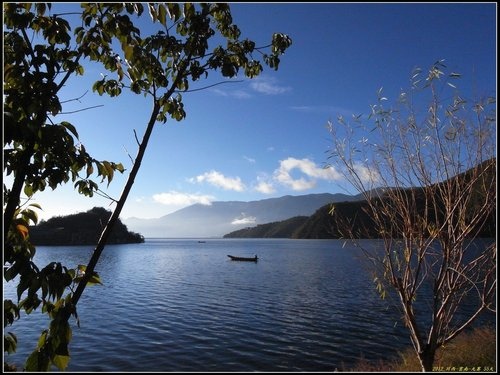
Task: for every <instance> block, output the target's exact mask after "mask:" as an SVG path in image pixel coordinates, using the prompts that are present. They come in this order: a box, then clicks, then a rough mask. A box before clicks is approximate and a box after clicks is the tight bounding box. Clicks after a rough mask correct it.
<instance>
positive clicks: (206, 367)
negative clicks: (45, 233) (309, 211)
mask: <svg viewBox="0 0 500 375" xmlns="http://www.w3.org/2000/svg"><path fill="white" fill-rule="evenodd" d="M204 241H206V242H204V243H199V242H198V240H191V239H190V240H185V239H182V240H167V239H147V240H146V242H145V243H143V244H133V245H114V246H107V247H106V249H105V250H104V253H103V255H102V257H101V260H100V261H99V264H98V267H97V271H98V273H99V274H100V276H101V279H102V280H103V283H104V285H103V286H93V287H88V288H87V289H86V290H85V292H84V294H83V297H82V299H81V301H80V302H79V307H78V314H79V317H80V328H78V327H77V326H76V323H75V322H74V319H73V320H71V322H72V326H73V340H72V342H71V346H70V354H71V356H72V359H71V362H70V365H69V368H68V370H69V371H85V372H87V371H90V372H97V371H117V372H123V371H128V372H132V371H146V372H150V371H172V372H180V371H186V372H187V371H200V372H208V371H214V372H221V371H234V372H238V371H334V370H335V369H342V368H344V367H349V366H350V365H352V364H353V363H355V362H356V361H357V360H358V359H359V358H360V357H361V356H363V357H364V358H366V359H373V360H376V359H386V358H388V357H391V356H395V355H396V354H397V350H399V349H402V348H406V347H408V346H409V345H410V341H409V339H408V335H407V333H406V331H405V329H404V327H403V324H402V323H401V320H400V314H399V312H398V311H397V309H396V308H395V304H396V302H391V300H390V299H389V300H388V299H386V300H382V299H380V297H379V295H378V294H377V292H376V290H375V287H374V283H373V275H372V274H371V273H370V272H369V271H368V269H367V267H366V265H365V262H364V261H363V259H364V258H363V256H362V255H361V253H360V252H359V250H357V249H356V248H354V247H352V246H345V247H343V246H342V245H343V242H342V241H337V240H260V239H259V240H249V239H235V240H232V239H213V240H212V239H207V240H204ZM92 251H93V248H92V247H89V246H82V247H80V246H75V247H69V248H68V247H38V248H37V254H36V257H35V261H36V263H37V264H39V265H46V264H48V263H49V262H51V261H60V262H62V264H64V265H66V266H68V267H76V265H78V264H86V263H87V261H88V259H89V258H90V256H91V253H92ZM227 254H231V255H239V256H254V255H255V254H257V255H258V256H259V261H258V262H257V263H254V262H235V261H231V260H229V258H228V257H227ZM4 298H12V299H15V290H14V283H8V284H4ZM47 322H48V319H47V317H46V316H45V315H44V314H41V313H40V312H39V311H35V312H34V313H32V314H31V315H29V316H22V317H21V319H20V320H19V321H17V322H15V323H14V325H13V326H11V327H7V328H6V331H13V332H14V333H16V335H17V336H18V340H19V342H18V352H17V353H15V354H14V355H6V356H5V358H4V360H5V361H7V362H9V363H15V364H17V365H18V368H22V364H23V362H24V360H25V359H26V357H27V355H28V354H29V353H30V352H31V351H32V350H33V349H34V347H35V346H36V342H37V339H38V336H39V334H40V331H41V330H43V329H46V328H47V327H48V324H47Z"/></svg>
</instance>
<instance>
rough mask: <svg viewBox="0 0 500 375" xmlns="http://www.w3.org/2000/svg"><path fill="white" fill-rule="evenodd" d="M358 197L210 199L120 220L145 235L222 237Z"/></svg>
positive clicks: (306, 213) (322, 195)
mask: <svg viewBox="0 0 500 375" xmlns="http://www.w3.org/2000/svg"><path fill="white" fill-rule="evenodd" d="M360 199H362V197H361V196H360V195H354V196H353V195H347V194H328V193H325V194H308V195H298V196H292V195H286V196H283V197H280V198H269V199H263V200H258V201H250V202H241V201H230V202H212V204H211V205H209V206H208V205H202V204H194V205H192V206H189V207H186V208H183V209H180V210H178V211H175V212H173V213H171V214H168V215H165V216H162V217H160V218H157V219H139V218H128V219H124V220H122V221H123V223H124V224H125V225H126V226H127V227H128V228H130V230H133V231H135V232H138V233H141V234H142V235H143V236H145V237H170V238H190V237H191V238H193V237H222V236H223V235H225V234H227V233H229V232H232V231H235V230H238V229H242V228H247V227H254V226H256V225H259V224H264V223H270V222H276V221H281V220H285V219H289V218H292V217H296V216H310V215H312V214H313V213H314V212H316V210H318V209H319V208H320V207H322V206H324V205H327V204H329V203H338V202H351V201H358V200H360Z"/></svg>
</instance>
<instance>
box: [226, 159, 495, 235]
mask: <svg viewBox="0 0 500 375" xmlns="http://www.w3.org/2000/svg"><path fill="white" fill-rule="evenodd" d="M476 168H481V169H484V171H485V173H484V176H485V177H484V179H485V180H484V181H488V179H492V180H491V181H495V180H496V159H495V160H488V161H486V162H484V163H483V164H481V165H479V166H478V167H476ZM472 171H473V169H471V170H469V171H466V172H465V173H463V174H461V175H459V176H455V177H452V178H451V179H454V178H460V179H462V180H467V179H468V177H467V176H468V175H469V174H470V173H471V172H472ZM443 183H446V182H443ZM494 185H496V184H494ZM494 185H490V184H489V183H485V184H480V183H477V184H476V189H475V193H474V196H475V198H474V199H473V200H471V205H479V206H478V207H481V206H480V205H481V204H482V200H481V197H483V196H484V194H483V189H484V188H485V187H486V186H494ZM409 190H413V191H414V193H415V197H416V198H417V200H416V201H417V205H416V206H417V210H418V211H422V212H423V211H424V208H425V199H424V196H423V191H422V190H421V189H420V188H413V189H409ZM377 195H378V196H381V197H382V198H381V199H388V198H387V197H384V194H383V192H382V191H379V192H378V194H377ZM356 198H358V199H353V200H351V201H346V200H343V201H337V202H333V201H332V202H330V203H335V213H336V214H337V216H338V217H343V218H344V219H346V220H347V221H348V222H349V223H350V226H351V229H352V230H353V233H354V234H355V236H356V237H357V238H379V237H380V233H379V231H378V227H377V226H376V225H375V223H374V222H373V220H372V218H371V217H370V216H369V215H368V214H367V211H366V208H367V207H366V206H367V203H366V201H365V200H364V199H362V198H361V197H360V196H356ZM331 208H332V205H331V204H326V205H324V206H322V207H320V208H319V209H318V210H316V211H315V212H314V214H312V215H310V216H297V217H291V218H289V219H286V220H281V221H276V222H270V223H266V224H261V225H257V226H254V227H252V228H243V229H239V230H235V231H232V232H229V233H227V234H226V235H224V238H302V239H329V238H342V237H344V235H345V234H344V233H343V231H342V229H345V228H339V224H338V222H337V219H336V218H335V216H333V215H332V214H331ZM471 208H472V206H471ZM477 209H478V208H477V207H476V208H474V210H477ZM431 212H432V210H431ZM421 215H422V216H423V213H422V214H421ZM395 216H397V215H395ZM387 219H388V220H394V218H392V217H389V218H387ZM429 220H431V221H432V220H434V218H433V217H432V215H431V214H429ZM441 220H442V218H441ZM387 227H388V228H389V227H390V226H387ZM395 235H396V236H398V235H400V233H395ZM495 235H496V212H492V213H491V215H490V216H489V217H488V218H486V221H485V223H484V226H483V227H482V229H481V230H480V231H479V233H478V237H495Z"/></svg>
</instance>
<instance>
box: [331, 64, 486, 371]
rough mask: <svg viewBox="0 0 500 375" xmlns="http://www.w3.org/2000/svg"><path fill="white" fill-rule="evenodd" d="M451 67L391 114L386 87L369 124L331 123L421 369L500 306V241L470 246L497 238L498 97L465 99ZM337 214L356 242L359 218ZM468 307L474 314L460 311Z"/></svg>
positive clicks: (381, 273) (417, 79)
mask: <svg viewBox="0 0 500 375" xmlns="http://www.w3.org/2000/svg"><path fill="white" fill-rule="evenodd" d="M445 70H446V66H445V65H444V63H443V60H441V61H437V62H436V63H434V64H433V66H432V67H431V69H430V70H429V71H428V74H427V75H425V74H423V71H422V70H420V69H416V70H415V71H414V73H413V75H412V78H411V89H410V90H409V91H408V92H401V94H400V96H399V100H398V101H397V102H396V104H395V105H394V106H393V107H391V108H386V107H385V106H384V103H385V102H386V101H387V98H385V97H383V96H382V89H380V90H379V92H378V103H377V104H376V105H373V106H372V107H371V114H370V115H369V116H368V121H367V122H369V123H370V124H369V125H366V124H364V122H363V121H362V120H361V116H353V119H352V121H346V120H345V119H343V118H341V117H340V118H338V121H337V122H336V123H335V124H334V123H332V122H329V124H328V125H329V131H330V133H331V135H332V137H333V142H332V143H333V147H332V150H331V152H330V158H331V160H332V167H336V168H338V169H339V171H340V172H342V173H343V174H344V176H345V178H346V180H347V181H348V182H349V184H351V185H352V186H354V188H356V190H358V191H359V192H360V193H362V194H363V195H364V198H365V199H366V202H364V203H363V205H362V207H363V211H364V212H360V213H359V216H360V217H365V218H367V217H368V218H369V220H364V224H365V226H366V229H367V231H366V232H364V233H366V234H367V236H372V235H373V233H374V232H376V233H378V237H380V238H381V239H382V240H381V243H383V248H382V249H378V250H372V249H368V248H364V249H363V250H364V252H365V254H366V255H368V256H369V259H370V260H371V261H372V264H374V265H375V268H376V272H377V278H376V279H375V280H376V282H377V288H378V290H379V291H380V292H381V293H382V294H384V295H385V293H386V290H391V291H393V292H395V293H396V295H397V297H398V300H399V303H398V304H399V306H400V307H401V310H402V314H403V317H404V322H405V325H406V327H407V328H408V330H409V334H410V338H411V342H412V344H413V347H414V349H415V352H416V354H417V356H418V358H419V361H420V364H421V366H422V370H423V371H431V370H432V368H433V363H434V359H435V354H436V350H437V349H438V348H439V347H442V346H443V345H445V344H447V343H448V342H450V341H451V340H452V339H453V338H455V337H456V336H457V335H458V334H459V333H460V332H462V331H463V330H464V329H465V328H467V327H468V326H470V325H471V323H472V322H473V321H475V320H476V319H477V317H478V316H479V315H480V314H481V313H482V312H484V311H485V310H492V311H494V310H495V309H496V306H495V304H494V299H495V293H496V241H492V242H493V243H492V244H491V245H488V246H486V247H485V246H483V247H481V248H478V247H474V246H473V245H474V241H472V240H473V239H476V238H478V237H483V236H485V234H486V235H487V234H488V233H494V228H492V225H493V226H494V223H495V219H494V216H493V215H494V214H495V211H496V151H495V149H496V134H495V132H496V113H495V99H494V98H486V99H482V100H480V101H476V102H470V101H469V100H466V99H465V98H464V97H461V96H460V95H459V94H458V93H457V91H458V89H457V87H456V86H455V84H454V83H452V82H456V80H457V79H458V78H459V77H460V75H459V74H457V73H448V74H445ZM419 105H425V111H424V112H418V111H417V110H416V108H417V107H418V106H419ZM337 211H339V212H335V207H333V208H332V211H331V213H332V214H333V215H336V219H337V225H338V226H339V227H340V228H342V229H343V235H344V236H345V237H347V238H359V236H360V223H359V219H358V218H354V217H346V216H345V212H342V211H341V210H337ZM352 223H356V225H355V226H353V225H352ZM492 223H493V224H492ZM361 235H362V233H361ZM424 291H425V292H424ZM429 291H430V293H429ZM417 296H418V299H417ZM464 304H468V305H473V308H472V309H470V308H468V309H467V312H465V313H464V311H461V308H462V307H463V305H464ZM459 312H460V313H459Z"/></svg>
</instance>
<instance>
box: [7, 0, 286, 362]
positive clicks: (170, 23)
mask: <svg viewBox="0 0 500 375" xmlns="http://www.w3.org/2000/svg"><path fill="white" fill-rule="evenodd" d="M51 9H52V5H51V4H44V3H6V4H4V113H5V115H4V123H5V125H4V129H5V137H4V155H5V164H4V172H5V173H6V175H10V174H12V175H13V178H14V181H13V184H12V187H11V188H10V189H9V188H7V187H6V186H5V185H4V200H5V205H4V233H5V234H6V237H5V239H4V251H5V255H4V266H5V267H6V272H5V279H6V281H12V280H13V279H14V278H16V277H19V280H20V281H19V287H18V298H19V301H18V303H15V302H13V301H4V322H5V324H6V325H10V324H12V323H13V322H14V320H16V319H18V318H19V310H20V309H23V310H24V311H25V312H27V313H30V312H31V311H33V310H35V309H36V308H38V307H39V306H40V305H42V312H45V313H47V314H48V315H49V316H50V318H51V323H50V326H49V328H48V330H45V331H44V332H43V333H42V335H41V336H40V340H39V341H38V345H37V348H36V349H35V351H34V352H33V353H32V354H31V355H30V357H29V358H28V360H27V362H26V370H30V371H37V370H50V368H51V366H53V365H54V366H56V367H57V368H59V369H61V370H63V369H65V368H66V367H67V365H68V363H69V359H70V355H69V350H68V343H69V341H70V340H71V337H72V333H71V327H70V325H69V323H68V319H69V318H70V316H72V315H73V316H75V317H77V313H76V305H77V303H78V300H79V298H80V296H81V295H82V293H83V290H84V289H85V286H86V285H87V284H92V283H96V282H99V281H100V280H99V276H98V275H97V274H96V273H95V271H94V269H95V266H96V264H97V261H98V260H99V257H100V254H101V253H102V251H103V249H104V246H105V244H106V241H107V239H108V237H109V235H110V233H111V231H112V229H113V226H114V224H115V223H116V222H117V220H118V216H119V214H120V212H121V209H122V207H123V205H124V203H125V201H126V199H127V196H128V194H129V192H130V189H131V187H132V185H133V183H134V180H135V177H136V176H137V172H138V170H139V168H140V165H141V161H142V158H143V156H144V153H145V151H146V148H147V144H148V141H149V139H150V136H151V133H152V131H153V128H154V126H155V124H156V123H157V122H163V123H164V122H166V121H167V120H168V119H169V118H171V119H174V120H177V121H180V120H182V119H183V118H184V117H185V116H186V112H185V109H184V105H183V102H182V94H183V93H185V92H188V91H189V88H190V85H192V84H193V83H194V82H196V81H199V80H200V79H202V78H207V77H208V75H209V73H210V74H211V73H213V72H215V71H218V72H220V74H221V75H222V76H223V77H228V78H231V77H235V76H236V75H237V74H238V73H239V72H240V70H241V71H242V72H243V75H245V76H247V77H249V78H253V77H256V76H258V75H259V74H260V73H261V72H262V70H263V66H264V65H267V66H269V67H270V68H272V69H274V70H276V69H278V66H279V63H280V56H281V55H282V54H283V53H284V52H285V50H286V49H287V48H288V47H289V46H290V45H291V39H290V38H289V37H288V36H287V35H285V34H280V33H276V34H274V35H273V36H272V40H271V42H270V43H269V44H267V45H265V46H257V45H256V43H255V42H253V41H251V40H248V39H244V40H242V39H240V34H241V33H240V30H239V28H238V27H237V25H235V24H234V23H233V19H232V16H231V12H230V8H229V5H228V4H224V3H217V4H207V3H202V4H196V5H195V4H193V3H155V4H147V5H143V4H140V3H82V4H81V9H80V11H79V12H78V14H79V16H80V21H81V22H80V23H79V24H78V25H77V27H76V28H74V31H73V35H71V28H72V26H73V25H70V23H69V22H68V20H67V19H65V18H64V17H62V15H58V14H51ZM146 20H149V21H148V22H149V23H152V24H153V25H155V26H156V29H155V30H158V31H156V32H154V33H152V34H151V35H147V36H144V35H143V34H142V32H143V31H144V30H141V29H140V28H139V27H138V26H137V24H139V22H146ZM142 25H144V23H142ZM214 40H219V41H222V42H223V43H224V45H215V46H214V45H212V44H213V43H215V42H213V41H214ZM83 61H87V63H97V64H100V65H102V66H103V67H104V68H105V69H106V70H107V71H108V73H109V75H106V76H104V77H103V79H101V80H99V81H97V82H95V83H94V84H93V85H92V89H93V90H94V91H95V92H97V93H98V94H99V95H104V94H106V95H109V96H111V97H118V96H120V94H121V93H122V92H123V90H130V91H131V92H133V93H136V94H141V95H144V96H146V97H149V98H151V101H152V111H151V115H150V117H149V119H148V120H147V121H146V122H147V125H146V129H145V131H144V135H143V138H142V141H141V142H139V141H138V143H139V150H138V153H137V156H136V158H135V160H134V165H133V167H132V169H131V171H130V175H129V177H128V180H127V183H126V185H125V187H124V190H123V193H122V195H121V197H120V198H119V200H117V201H116V202H115V203H116V207H115V209H114V211H113V213H112V215H111V217H110V219H109V221H108V223H107V225H106V227H105V228H104V230H103V232H102V234H101V237H100V240H99V243H98V244H97V246H96V249H95V251H94V253H93V256H92V258H91V260H90V261H89V264H88V265H86V266H81V267H79V268H78V269H76V270H71V269H67V268H66V267H64V266H62V265H61V264H60V263H53V264H50V265H48V266H47V267H45V268H43V269H42V270H40V269H39V268H38V267H37V266H36V265H35V264H34V263H33V256H34V253H35V248H34V247H33V246H32V245H31V244H30V242H29V222H30V221H31V222H32V223H33V224H36V221H37V217H36V214H35V212H34V211H33V210H32V209H31V208H25V209H23V208H22V207H21V204H20V198H21V194H22V193H24V194H25V195H26V196H28V197H31V196H33V195H34V194H35V193H37V192H38V191H43V190H44V189H45V188H46V186H49V187H51V188H52V189H55V188H56V187H57V186H58V185H59V184H62V183H65V182H68V181H69V180H70V179H71V181H72V182H74V186H75V188H76V189H77V190H78V192H79V193H81V194H85V195H88V196H92V195H93V194H94V193H95V192H97V191H98V190H99V185H98V184H97V183H96V182H94V181H93V180H91V176H92V175H93V174H97V176H100V177H102V181H101V182H104V181H105V180H107V182H108V184H109V183H110V182H111V181H112V179H113V175H114V173H115V172H116V171H118V172H124V168H123V166H122V164H120V163H115V162H109V161H98V160H96V159H95V158H93V157H92V156H90V155H89V154H88V153H87V152H86V149H85V147H84V146H83V145H82V144H81V143H80V142H79V141H78V133H77V130H76V126H75V125H73V124H71V123H69V122H64V121H61V122H59V123H58V122H57V121H56V117H57V115H58V114H60V113H61V112H62V102H63V101H62V100H61V99H60V98H59V91H60V89H61V88H62V87H63V86H64V85H67V84H70V81H69V79H70V77H72V76H74V75H83V74H84V65H83ZM136 139H137V137H136ZM40 291H41V293H42V298H40V297H39V293H40ZM65 291H69V292H68V293H67V294H66V295H64V292H65ZM25 292H27V297H26V298H24V299H23V300H21V298H22V295H23V293H25ZM4 343H6V345H4V347H5V350H7V351H8V352H12V351H14V350H15V347H16V345H17V339H16V338H15V335H14V334H13V333H8V334H7V336H4Z"/></svg>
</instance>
